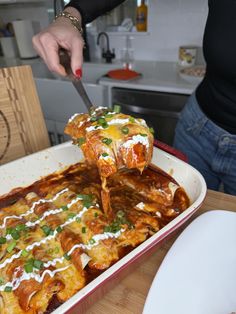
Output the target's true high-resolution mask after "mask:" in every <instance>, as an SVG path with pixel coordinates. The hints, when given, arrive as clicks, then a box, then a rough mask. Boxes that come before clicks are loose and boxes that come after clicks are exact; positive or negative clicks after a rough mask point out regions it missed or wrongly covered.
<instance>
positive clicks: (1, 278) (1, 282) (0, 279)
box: [0, 277, 4, 285]
mask: <svg viewBox="0 0 236 314" xmlns="http://www.w3.org/2000/svg"><path fill="white" fill-rule="evenodd" d="M3 284H4V279H3V277H0V285H3Z"/></svg>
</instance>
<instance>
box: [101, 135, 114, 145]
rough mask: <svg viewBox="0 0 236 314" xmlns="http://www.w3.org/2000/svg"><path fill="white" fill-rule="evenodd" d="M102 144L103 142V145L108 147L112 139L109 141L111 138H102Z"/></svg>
mask: <svg viewBox="0 0 236 314" xmlns="http://www.w3.org/2000/svg"><path fill="white" fill-rule="evenodd" d="M102 142H103V143H104V144H107V145H110V144H111V142H112V139H111V138H107V137H104V138H103V139H102Z"/></svg>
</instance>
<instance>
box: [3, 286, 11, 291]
mask: <svg viewBox="0 0 236 314" xmlns="http://www.w3.org/2000/svg"><path fill="white" fill-rule="evenodd" d="M4 291H5V292H11V291H12V287H9V286H7V287H5V288H4Z"/></svg>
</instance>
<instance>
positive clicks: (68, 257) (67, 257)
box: [63, 253, 71, 261]
mask: <svg viewBox="0 0 236 314" xmlns="http://www.w3.org/2000/svg"><path fill="white" fill-rule="evenodd" d="M63 256H64V257H65V259H66V260H67V261H69V260H70V259H71V257H70V255H68V254H67V253H65V254H64V255H63Z"/></svg>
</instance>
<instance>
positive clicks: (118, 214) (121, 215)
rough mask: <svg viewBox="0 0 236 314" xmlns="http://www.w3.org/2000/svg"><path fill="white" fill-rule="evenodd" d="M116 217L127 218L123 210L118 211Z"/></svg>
mask: <svg viewBox="0 0 236 314" xmlns="http://www.w3.org/2000/svg"><path fill="white" fill-rule="evenodd" d="M116 216H117V217H118V218H123V217H124V216H125V213H124V212H123V210H118V212H117V213H116Z"/></svg>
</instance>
